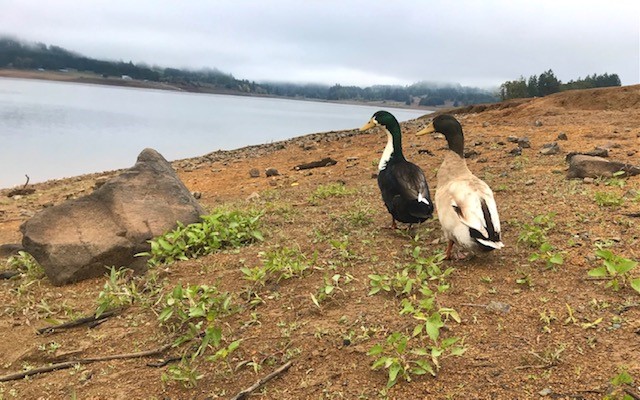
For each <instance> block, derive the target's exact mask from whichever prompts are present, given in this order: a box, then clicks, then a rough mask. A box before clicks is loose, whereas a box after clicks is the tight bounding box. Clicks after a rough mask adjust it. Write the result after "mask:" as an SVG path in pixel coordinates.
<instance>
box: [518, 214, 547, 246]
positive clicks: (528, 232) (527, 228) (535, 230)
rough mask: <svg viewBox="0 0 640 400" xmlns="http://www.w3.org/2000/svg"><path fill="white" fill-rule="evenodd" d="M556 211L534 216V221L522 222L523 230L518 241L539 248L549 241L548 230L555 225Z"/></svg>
mask: <svg viewBox="0 0 640 400" xmlns="http://www.w3.org/2000/svg"><path fill="white" fill-rule="evenodd" d="M555 216H556V213H555V212H549V213H546V214H540V215H537V216H535V217H534V218H533V222H532V223H530V224H528V223H525V224H522V227H521V228H522V231H521V232H520V235H519V236H518V242H524V243H525V244H527V245H528V246H529V247H535V248H539V247H540V246H542V244H543V243H545V242H547V241H548V239H547V232H549V231H550V230H551V229H553V228H554V227H555V225H556V224H555V222H554V221H553V219H554V217H555Z"/></svg>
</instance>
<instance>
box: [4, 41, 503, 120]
mask: <svg viewBox="0 0 640 400" xmlns="http://www.w3.org/2000/svg"><path fill="white" fill-rule="evenodd" d="M0 68H14V69H21V70H47V71H65V72H66V71H82V72H92V73H95V74H98V75H100V76H102V77H103V78H110V77H118V78H122V79H133V80H146V81H151V82H162V83H167V84H171V85H177V86H179V87H181V88H183V89H184V90H189V91H216V90H217V91H224V92H236V93H243V94H255V95H269V96H283V97H289V98H305V99H317V100H332V101H336V100H339V101H363V102H371V101H376V102H387V101H388V102H396V103H403V104H406V105H421V106H427V107H434V106H449V107H450V106H454V107H456V106H459V105H468V104H477V103H491V102H495V101H497V100H498V95H497V93H494V92H492V91H490V90H487V89H479V88H473V87H465V86H461V85H459V84H444V85H443V84H438V83H430V82H418V83H414V84H412V85H409V86H399V85H375V86H370V87H366V88H361V87H358V86H342V85H338V84H336V85H333V86H329V85H322V84H311V83H310V84H297V83H286V82H260V83H256V82H255V81H249V80H246V79H236V78H234V76H233V75H231V74H228V73H224V72H222V71H219V70H218V69H215V68H213V69H202V70H197V71H194V70H186V69H177V68H164V67H157V66H153V67H151V66H148V65H144V64H134V63H133V62H131V61H129V62H124V61H105V60H96V59H92V58H89V57H85V56H83V55H81V54H78V53H76V52H73V51H69V50H66V49H63V48H62V47H58V46H54V45H46V44H44V43H27V42H24V41H21V40H19V39H16V38H10V37H0Z"/></svg>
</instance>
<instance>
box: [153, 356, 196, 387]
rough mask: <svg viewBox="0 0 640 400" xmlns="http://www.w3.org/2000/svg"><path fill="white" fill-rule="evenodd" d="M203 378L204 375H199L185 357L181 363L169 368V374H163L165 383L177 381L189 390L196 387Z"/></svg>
mask: <svg viewBox="0 0 640 400" xmlns="http://www.w3.org/2000/svg"><path fill="white" fill-rule="evenodd" d="M202 378H204V375H203V374H200V373H198V371H197V370H196V369H195V368H193V367H192V366H191V362H190V361H189V360H188V359H187V358H184V357H183V359H182V360H181V362H180V363H178V364H175V365H170V366H169V367H168V368H167V372H165V373H163V374H162V381H163V382H165V383H166V382H168V381H177V382H180V383H181V384H182V386H184V387H185V388H188V389H191V388H194V387H196V385H197V384H198V381H199V380H200V379H202Z"/></svg>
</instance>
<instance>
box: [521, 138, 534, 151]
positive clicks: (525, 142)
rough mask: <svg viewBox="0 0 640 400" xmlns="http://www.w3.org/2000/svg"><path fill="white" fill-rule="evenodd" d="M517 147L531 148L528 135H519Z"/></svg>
mask: <svg viewBox="0 0 640 400" xmlns="http://www.w3.org/2000/svg"><path fill="white" fill-rule="evenodd" d="M518 147H520V148H522V149H529V148H531V141H530V140H529V138H528V137H521V138H519V139H518Z"/></svg>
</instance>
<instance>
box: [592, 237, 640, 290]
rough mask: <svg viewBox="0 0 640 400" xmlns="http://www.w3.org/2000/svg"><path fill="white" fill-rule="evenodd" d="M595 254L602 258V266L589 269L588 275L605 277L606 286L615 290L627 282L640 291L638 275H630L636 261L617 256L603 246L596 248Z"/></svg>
mask: <svg viewBox="0 0 640 400" xmlns="http://www.w3.org/2000/svg"><path fill="white" fill-rule="evenodd" d="M596 256H598V257H600V258H601V259H602V260H603V263H602V266H600V267H597V268H594V269H591V270H590V271H589V272H588V274H589V276H591V277H594V278H605V279H607V280H608V282H607V284H606V287H610V288H612V289H613V290H614V291H616V292H617V291H618V290H620V287H622V286H624V285H626V284H627V282H628V283H629V286H631V288H633V289H634V290H635V291H636V292H638V293H640V277H637V278H633V277H632V276H631V271H633V269H634V268H635V267H636V266H637V265H638V262H637V261H634V260H631V259H629V258H624V257H622V256H618V255H616V254H614V253H613V252H612V251H611V250H607V249H603V248H600V249H598V250H596Z"/></svg>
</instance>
